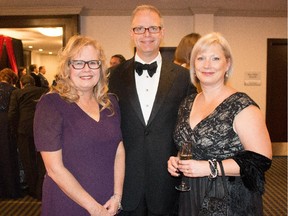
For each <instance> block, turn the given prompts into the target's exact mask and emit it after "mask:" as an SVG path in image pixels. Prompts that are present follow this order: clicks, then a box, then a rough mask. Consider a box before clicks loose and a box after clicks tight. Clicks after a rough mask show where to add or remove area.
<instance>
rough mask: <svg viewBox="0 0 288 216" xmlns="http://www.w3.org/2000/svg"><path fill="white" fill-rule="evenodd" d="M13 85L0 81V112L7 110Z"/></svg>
mask: <svg viewBox="0 0 288 216" xmlns="http://www.w3.org/2000/svg"><path fill="white" fill-rule="evenodd" d="M14 89H16V88H15V87H13V86H11V85H9V84H8V83H4V82H0V112H8V108H9V102H10V96H11V93H12V91H13V90H14Z"/></svg>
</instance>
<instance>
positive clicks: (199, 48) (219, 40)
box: [190, 32, 233, 85]
mask: <svg viewBox="0 0 288 216" xmlns="http://www.w3.org/2000/svg"><path fill="white" fill-rule="evenodd" d="M213 44H219V45H220V46H221V48H222V50H223V52H224V56H225V58H226V60H227V61H229V62H230V66H229V68H228V70H227V71H226V75H225V77H224V83H226V82H227V80H228V78H229V77H230V74H231V73H232V71H233V57H232V51H231V48H230V45H229V43H228V41H227V40H226V39H225V38H224V37H223V36H222V34H220V33H218V32H212V33H210V34H207V35H204V36H203V37H201V38H200V39H199V40H198V41H197V42H196V44H195V45H194V47H193V50H192V53H191V60H190V76H191V81H192V83H193V84H194V85H197V84H198V83H199V80H198V78H197V77H196V71H195V60H196V57H197V55H198V53H199V52H203V51H204V50H206V49H207V48H208V47H210V46H211V45H213Z"/></svg>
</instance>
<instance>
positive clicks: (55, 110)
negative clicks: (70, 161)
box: [33, 94, 63, 151]
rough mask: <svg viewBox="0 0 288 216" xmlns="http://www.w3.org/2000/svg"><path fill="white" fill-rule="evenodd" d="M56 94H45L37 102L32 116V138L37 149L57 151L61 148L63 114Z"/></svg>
mask: <svg viewBox="0 0 288 216" xmlns="http://www.w3.org/2000/svg"><path fill="white" fill-rule="evenodd" d="M60 100H62V99H61V98H60V96H59V95H57V94H47V95H44V96H42V97H41V99H40V101H39V102H38V103H37V106H36V112H35V116H34V129H33V130H34V140H35V146H36V149H37V151H57V150H59V149H61V148H62V146H61V137H62V136H61V134H62V125H63V116H62V115H61V112H60V110H59V107H60V106H59V104H57V101H60Z"/></svg>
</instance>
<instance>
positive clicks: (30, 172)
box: [8, 75, 48, 200]
mask: <svg viewBox="0 0 288 216" xmlns="http://www.w3.org/2000/svg"><path fill="white" fill-rule="evenodd" d="M20 86H21V89H16V90H14V91H13V92H12V94H11V98H10V105H9V111H8V118H9V124H10V127H11V132H12V133H13V134H17V147H18V150H19V156H20V159H21V162H22V164H23V168H24V173H25V177H26V182H27V185H28V187H29V188H28V190H29V195H31V196H32V197H34V198H36V199H38V200H41V196H42V183H43V179H44V174H45V168H44V164H43V161H42V158H41V156H40V153H39V152H36V150H35V144H34V136H33V120H34V113H35V109H36V104H37V101H38V100H39V99H40V97H41V96H42V95H43V94H44V93H46V92H47V91H48V89H47V88H42V87H36V86H35V80H34V78H33V77H32V76H30V75H24V76H22V77H21V79H20Z"/></svg>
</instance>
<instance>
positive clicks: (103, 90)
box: [51, 35, 114, 114]
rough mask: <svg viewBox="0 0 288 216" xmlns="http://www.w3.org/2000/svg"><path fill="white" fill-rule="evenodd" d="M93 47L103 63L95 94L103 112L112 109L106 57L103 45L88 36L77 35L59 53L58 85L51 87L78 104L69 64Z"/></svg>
mask: <svg viewBox="0 0 288 216" xmlns="http://www.w3.org/2000/svg"><path fill="white" fill-rule="evenodd" d="M86 46H92V47H94V48H95V49H96V51H97V54H98V56H99V60H100V61H101V65H100V68H99V70H100V77H99V81H98V83H97V84H96V85H95V86H94V88H93V92H94V96H95V98H96V100H97V102H98V103H99V104H100V105H102V108H101V111H102V110H104V109H105V108H108V109H109V110H111V112H112V114H113V113H114V111H113V109H112V104H111V101H110V100H109V97H108V77H107V74H106V69H107V68H106V57H105V54H104V51H103V49H102V47H101V45H100V44H99V43H98V42H97V41H96V40H94V39H92V38H90V37H86V36H81V35H75V36H72V37H71V38H70V39H69V41H68V43H67V45H66V47H65V48H64V49H63V50H62V51H61V52H60V53H59V59H60V62H59V67H58V73H57V74H56V75H55V76H56V77H57V84H56V85H55V86H52V87H51V92H56V93H58V94H59V95H60V96H61V97H62V98H63V99H64V100H66V101H68V102H76V101H78V99H79V94H78V91H77V88H76V86H75V85H74V83H73V82H72V81H71V79H70V73H71V71H70V67H69V62H70V60H72V58H73V57H75V56H76V55H77V54H78V53H79V52H80V51H81V50H82V49H83V48H84V47H86Z"/></svg>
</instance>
